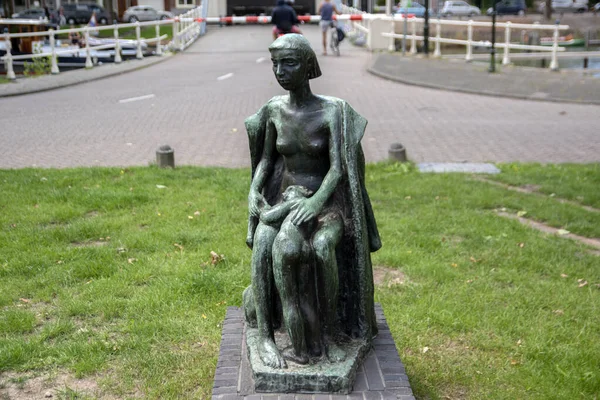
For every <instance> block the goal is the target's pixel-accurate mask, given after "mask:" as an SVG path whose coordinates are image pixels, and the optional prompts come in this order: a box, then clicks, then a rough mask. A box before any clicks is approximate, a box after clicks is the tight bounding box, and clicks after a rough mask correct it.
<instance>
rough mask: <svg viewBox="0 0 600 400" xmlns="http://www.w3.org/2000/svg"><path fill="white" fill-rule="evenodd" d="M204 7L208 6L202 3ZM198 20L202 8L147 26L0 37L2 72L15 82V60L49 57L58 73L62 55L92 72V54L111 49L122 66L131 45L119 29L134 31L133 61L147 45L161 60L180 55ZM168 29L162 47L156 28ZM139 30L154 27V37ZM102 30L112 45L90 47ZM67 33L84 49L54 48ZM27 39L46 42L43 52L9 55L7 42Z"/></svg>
mask: <svg viewBox="0 0 600 400" xmlns="http://www.w3.org/2000/svg"><path fill="white" fill-rule="evenodd" d="M203 3H208V2H203ZM201 16H202V6H201V7H197V8H194V9H191V10H189V11H188V12H186V13H185V14H181V15H179V16H178V17H177V18H174V19H169V20H160V21H147V22H139V21H138V22H135V23H126V24H115V25H104V26H95V27H89V26H86V27H83V28H74V29H59V30H53V29H50V30H48V31H42V32H28V33H5V34H0V40H1V41H3V43H4V47H5V50H6V54H5V55H4V57H2V59H3V61H4V68H5V71H6V77H7V78H8V79H11V80H14V79H16V75H15V72H14V68H13V62H14V61H19V60H31V59H35V58H42V57H49V58H50V73H51V74H58V73H59V72H60V70H59V68H58V62H57V57H58V56H66V55H78V54H80V53H81V52H83V53H84V54H85V67H86V68H92V67H93V66H94V63H93V62H92V54H93V52H94V51H100V50H109V49H114V62H115V63H120V62H122V56H121V53H122V47H123V44H124V43H131V42H132V41H131V40H125V39H122V38H120V37H119V30H121V29H131V28H135V36H136V37H135V39H134V40H133V42H134V43H135V48H136V52H135V58H137V59H142V58H144V53H143V51H142V47H143V46H144V45H145V44H148V43H155V44H156V51H155V53H154V54H155V55H157V56H161V55H162V54H163V52H164V51H165V50H167V51H183V50H185V49H186V48H187V47H188V46H189V45H190V44H192V43H193V42H194V41H195V40H196V39H197V38H198V36H200V34H201V29H202V24H201V23H199V22H196V19H198V18H200V17H201ZM29 22H31V23H29V24H30V25H42V24H43V22H42V21H29ZM0 23H1V24H5V25H11V24H13V25H14V24H17V23H18V21H13V20H0ZM165 25H170V26H171V27H172V30H173V34H172V39H171V41H170V42H169V43H168V44H167V45H166V46H164V47H163V45H162V44H161V42H162V41H163V40H165V39H166V38H167V37H168V35H161V34H160V27H161V26H165ZM143 26H154V27H155V36H154V37H150V38H144V37H142V36H141V27H143ZM104 30H112V31H113V38H112V39H113V41H112V43H105V44H100V45H95V46H94V45H90V42H91V40H90V38H91V35H92V33H95V32H99V31H104ZM70 33H79V34H80V35H82V36H83V40H84V45H85V47H83V48H79V46H72V47H71V48H61V47H59V46H57V39H56V38H57V36H58V35H64V34H66V35H69V34H70ZM27 37H47V40H48V42H49V46H45V47H44V48H42V47H38V49H39V51H37V52H34V53H32V54H21V55H13V54H12V46H11V39H13V38H27ZM42 49H45V50H46V51H44V50H42Z"/></svg>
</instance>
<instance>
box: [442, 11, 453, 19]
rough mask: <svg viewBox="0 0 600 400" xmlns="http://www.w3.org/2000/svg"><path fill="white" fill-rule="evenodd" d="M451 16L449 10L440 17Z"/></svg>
mask: <svg viewBox="0 0 600 400" xmlns="http://www.w3.org/2000/svg"><path fill="white" fill-rule="evenodd" d="M451 16H452V13H451V12H447V13H444V14H442V17H444V18H448V17H451Z"/></svg>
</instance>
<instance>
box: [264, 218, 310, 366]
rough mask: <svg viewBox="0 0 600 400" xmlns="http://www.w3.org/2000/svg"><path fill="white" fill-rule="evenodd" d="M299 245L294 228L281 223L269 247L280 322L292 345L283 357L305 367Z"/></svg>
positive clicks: (300, 249)
mask: <svg viewBox="0 0 600 400" xmlns="http://www.w3.org/2000/svg"><path fill="white" fill-rule="evenodd" d="M303 241H304V238H303V237H302V235H301V233H300V231H299V230H298V227H296V226H295V225H294V224H292V223H291V222H289V223H286V222H284V224H283V225H282V226H281V229H280V231H279V234H278V235H277V237H276V238H275V242H274V243H273V276H274V278H275V284H276V285H277V290H279V294H280V297H281V306H282V309H283V320H284V321H285V326H286V328H287V332H288V335H289V336H290V341H291V342H292V348H291V349H290V350H284V353H283V356H284V357H285V358H287V359H289V360H291V361H294V362H296V363H299V364H306V363H308V353H307V350H306V340H305V337H304V320H303V318H302V314H301V313H300V304H299V303H300V301H299V300H300V299H299V293H298V281H297V270H298V268H300V267H301V265H302V243H303Z"/></svg>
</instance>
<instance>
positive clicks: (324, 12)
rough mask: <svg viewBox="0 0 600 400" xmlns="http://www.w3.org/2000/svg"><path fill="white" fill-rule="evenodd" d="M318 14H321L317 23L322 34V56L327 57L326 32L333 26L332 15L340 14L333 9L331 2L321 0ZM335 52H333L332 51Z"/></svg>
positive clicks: (333, 5) (329, 0)
mask: <svg viewBox="0 0 600 400" xmlns="http://www.w3.org/2000/svg"><path fill="white" fill-rule="evenodd" d="M318 12H319V14H321V21H320V22H319V26H320V27H321V32H322V33H323V55H324V56H326V55H327V32H328V31H329V28H330V27H331V26H332V24H333V13H334V12H335V13H336V14H341V13H340V12H339V11H338V9H337V8H336V7H335V4H332V3H331V0H323V2H322V3H321V5H319V11H318ZM334 51H335V50H334Z"/></svg>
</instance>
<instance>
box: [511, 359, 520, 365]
mask: <svg viewBox="0 0 600 400" xmlns="http://www.w3.org/2000/svg"><path fill="white" fill-rule="evenodd" d="M519 364H520V362H518V361H517V360H510V365H519Z"/></svg>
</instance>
